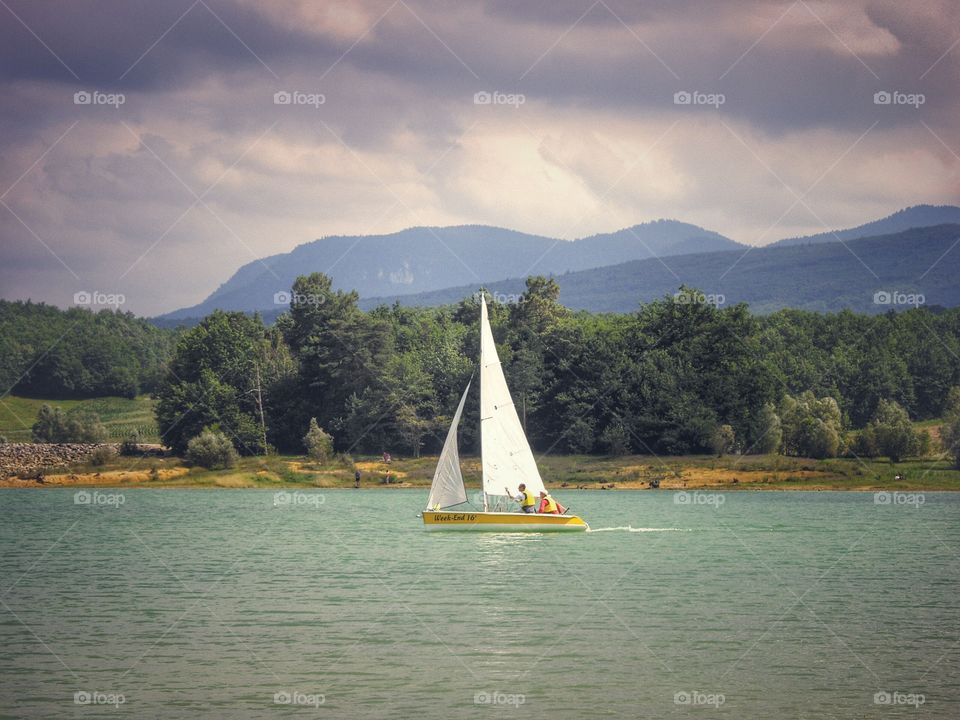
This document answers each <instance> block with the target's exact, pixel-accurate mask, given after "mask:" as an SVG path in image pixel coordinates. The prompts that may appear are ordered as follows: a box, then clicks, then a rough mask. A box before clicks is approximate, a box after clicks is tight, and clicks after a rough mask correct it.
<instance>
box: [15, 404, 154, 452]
mask: <svg viewBox="0 0 960 720" xmlns="http://www.w3.org/2000/svg"><path fill="white" fill-rule="evenodd" d="M44 403H46V404H48V405H51V406H54V407H59V408H61V409H62V410H63V411H64V412H67V411H69V410H72V409H74V408H77V407H82V408H84V409H86V410H92V411H93V412H95V413H97V415H99V416H100V420H101V421H102V422H103V424H104V425H105V426H106V428H107V432H108V433H109V434H110V441H112V442H120V441H122V440H123V439H124V438H126V437H127V436H128V435H130V433H131V432H133V431H135V430H140V432H141V433H143V438H144V440H143V442H159V437H158V435H157V423H156V420H154V417H153V400H151V399H150V396H149V395H139V396H137V397H135V398H133V399H130V398H122V397H98V398H90V399H89V400H43V399H37V398H27V397H19V396H15V395H7V396H6V397H4V398H3V399H2V400H0V435H3V436H4V437H6V438H7V440H9V441H10V442H30V428H31V427H32V426H33V423H34V422H35V421H36V419H37V412H38V411H39V410H40V406H41V405H43V404H44Z"/></svg>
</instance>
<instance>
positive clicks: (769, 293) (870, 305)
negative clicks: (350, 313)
mask: <svg viewBox="0 0 960 720" xmlns="http://www.w3.org/2000/svg"><path fill="white" fill-rule="evenodd" d="M955 246H956V247H955ZM957 278H960V225H936V226H934V227H928V228H913V229H910V230H905V231H903V232H901V233H895V234H892V235H881V236H877V237H868V238H860V239H857V240H850V241H846V242H843V243H839V242H833V243H810V244H804V245H787V246H784V247H763V248H752V249H749V250H746V251H739V250H735V251H729V250H728V251H721V252H712V253H696V254H691V255H678V256H675V257H670V258H650V259H646V260H633V261H630V262H626V263H621V264H619V265H613V266H609V267H601V268H593V269H591V270H581V271H579V272H572V273H567V274H564V275H559V276H557V277H556V280H557V282H558V283H559V285H560V301H561V302H562V303H563V304H564V305H565V306H567V307H569V308H572V309H576V310H590V311H593V312H631V311H634V310H637V308H638V306H639V303H642V302H649V301H651V300H656V299H658V298H662V297H664V296H665V295H674V296H680V297H683V298H684V299H688V300H689V301H691V302H697V301H702V302H715V303H717V304H720V305H731V304H734V303H740V302H745V303H748V304H749V306H750V310H751V311H752V312H755V313H761V314H763V313H769V312H774V311H776V310H779V309H781V308H785V307H791V308H798V309H802V310H814V311H821V312H827V311H836V310H840V309H844V308H847V309H850V310H854V311H856V312H864V313H871V314H876V313H883V312H886V311H887V310H890V309H895V310H905V309H909V308H910V307H913V306H915V305H939V306H943V307H954V306H960V282H958V281H957ZM524 282H525V279H524V278H513V279H510V280H503V281H500V282H494V283H489V284H488V285H487V286H486V287H487V289H488V290H489V291H490V292H491V293H493V297H494V301H496V300H497V298H498V297H503V298H504V300H505V301H509V300H510V299H511V298H512V296H515V295H517V294H519V293H522V292H523V290H524ZM681 286H686V287H688V288H696V289H697V290H699V291H700V294H699V295H693V294H689V295H686V296H681V295H680V294H679V292H678V290H679V288H680V287H681ZM476 291H477V288H476V286H475V285H464V286H462V287H456V288H446V289H444V290H440V291H434V292H430V293H423V294H420V295H413V296H410V295H404V296H394V297H381V298H366V299H363V300H361V302H360V305H361V307H364V308H367V309H369V308H372V307H375V306H376V305H380V304H392V303H393V302H400V303H401V304H404V305H426V306H434V305H445V304H449V303H455V302H458V301H459V300H461V299H462V298H464V297H467V296H468V295H470V294H472V293H475V292H476Z"/></svg>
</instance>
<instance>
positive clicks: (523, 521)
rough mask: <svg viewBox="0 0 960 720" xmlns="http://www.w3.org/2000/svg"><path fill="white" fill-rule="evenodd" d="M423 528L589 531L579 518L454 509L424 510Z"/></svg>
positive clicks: (472, 530) (433, 529)
mask: <svg viewBox="0 0 960 720" xmlns="http://www.w3.org/2000/svg"><path fill="white" fill-rule="evenodd" d="M423 527H424V529H425V530H432V531H436V530H455V531H456V530H459V531H461V532H463V531H470V532H583V531H584V530H588V529H589V528H590V526H589V525H587V523H585V522H584V521H583V519H582V518H579V517H577V516H576V515H548V514H540V513H522V512H515V513H513V512H454V511H451V510H424V511H423Z"/></svg>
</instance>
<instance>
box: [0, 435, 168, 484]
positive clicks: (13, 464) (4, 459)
mask: <svg viewBox="0 0 960 720" xmlns="http://www.w3.org/2000/svg"><path fill="white" fill-rule="evenodd" d="M98 448H107V449H108V450H110V451H111V452H113V453H119V452H120V445H119V444H117V443H4V444H0V478H8V477H12V476H15V475H18V476H20V477H34V476H36V475H37V474H40V473H43V472H44V471H45V470H47V469H50V468H62V467H64V466H67V465H76V464H79V463H83V462H86V461H87V460H89V458H90V456H91V455H92V454H93V453H94V451H96V450H97V449H98ZM137 450H138V452H140V453H142V454H145V455H158V454H162V452H163V448H161V447H160V446H159V445H138V446H137Z"/></svg>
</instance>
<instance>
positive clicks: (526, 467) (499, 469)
mask: <svg viewBox="0 0 960 720" xmlns="http://www.w3.org/2000/svg"><path fill="white" fill-rule="evenodd" d="M469 391H470V383H469V382H468V383H467V387H466V389H465V390H464V391H463V396H462V397H461V398H460V404H459V405H458V406H457V412H456V413H455V414H454V416H453V422H452V423H451V424H450V429H449V430H448V431H447V438H446V441H445V442H444V444H443V450H442V451H441V453H440V459H439V460H438V461H437V468H436V470H435V471H434V474H433V483H432V484H431V486H430V497H429V498H428V499H427V507H426V509H425V510H424V511H423V513H422V514H421V515H422V517H423V526H424V528H425V529H427V530H470V531H493V532H554V531H566V532H569V531H574V532H575V531H583V530H587V529H588V527H589V526H588V525H587V523H586V522H584V521H583V519H582V518H580V517H577V516H576V515H568V514H563V515H554V514H548V513H524V512H519V511H518V512H509V511H504V510H502V509H501V508H502V507H503V506H504V505H505V501H507V500H508V494H509V493H516V492H517V489H518V487H519V485H520V484H521V483H523V484H524V485H526V487H527V490H528V491H530V492H532V493H533V494H534V496H537V497H538V496H539V495H540V492H541V491H542V490H544V485H543V479H542V478H541V477H540V471H539V470H538V469H537V462H536V460H535V459H534V457H533V451H532V450H531V449H530V443H529V442H527V436H526V434H525V433H524V431H523V427H522V426H521V425H520V418H519V417H517V410H516V408H515V407H514V405H513V399H512V398H511V397H510V389H509V388H508V387H507V380H506V378H505V377H504V376H503V369H502V368H501V367H500V358H499V357H498V356H497V348H496V345H494V342H493V332H492V331H491V330H490V320H489V318H488V317H487V303H486V300H485V299H484V297H483V293H480V455H481V464H482V467H483V510H474V509H466V510H465V509H462V508H460V509H458V506H461V505H466V504H467V491H466V488H465V487H464V485H463V473H462V472H461V470H460V453H459V449H458V445H457V429H458V428H459V426H460V416H461V415H462V414H463V406H464V404H465V403H466V400H467V393H468V392H469ZM508 489H509V493H508ZM491 505H492V506H493V509H491Z"/></svg>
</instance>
